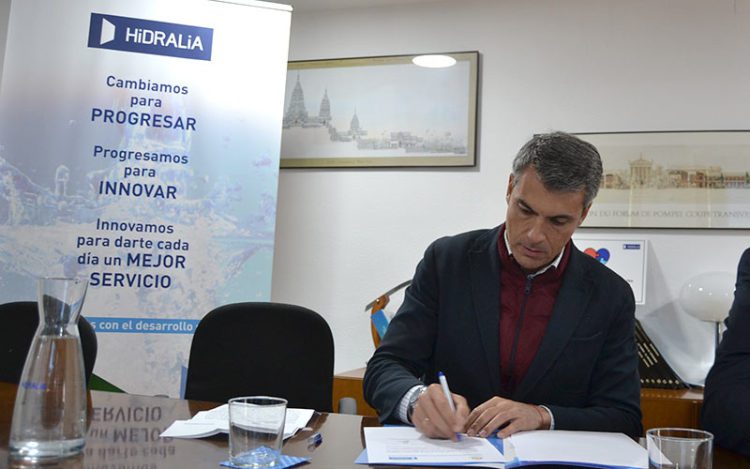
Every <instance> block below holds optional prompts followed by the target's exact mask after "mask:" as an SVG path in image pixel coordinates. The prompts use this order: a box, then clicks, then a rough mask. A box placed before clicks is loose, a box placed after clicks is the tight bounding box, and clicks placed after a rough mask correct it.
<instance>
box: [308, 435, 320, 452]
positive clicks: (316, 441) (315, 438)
mask: <svg viewBox="0 0 750 469" xmlns="http://www.w3.org/2000/svg"><path fill="white" fill-rule="evenodd" d="M321 443H323V435H321V434H320V433H314V434H312V435H310V437H309V438H308V439H307V449H308V450H310V451H312V450H314V449H315V448H317V447H318V446H320V444H321Z"/></svg>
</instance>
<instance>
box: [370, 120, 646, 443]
mask: <svg viewBox="0 0 750 469" xmlns="http://www.w3.org/2000/svg"><path fill="white" fill-rule="evenodd" d="M601 177H602V164H601V159H600V157H599V154H598V152H597V151H596V149H595V148H594V147H593V146H592V145H591V144H589V143H586V142H583V141H582V140H579V139H578V138H576V137H574V136H572V135H569V134H564V133H559V132H557V133H552V134H546V135H539V136H536V137H534V138H533V139H532V140H530V141H529V142H528V143H527V144H526V145H524V147H523V148H521V150H520V151H519V153H518V155H517V156H516V158H515V159H514V161H513V172H512V174H511V175H510V178H509V182H508V190H507V196H506V198H507V202H508V209H507V213H506V220H505V223H504V224H503V225H500V226H499V227H496V228H494V229H491V230H478V231H472V232H469V233H464V234H460V235H457V236H452V237H446V238H441V239H439V240H437V241H435V242H434V243H432V245H430V246H429V247H428V248H427V250H426V252H425V254H424V258H423V259H422V261H421V262H420V263H419V265H418V266H417V270H416V273H415V275H414V278H413V280H412V284H411V286H410V287H409V288H408V289H407V291H406V294H405V298H404V303H403V304H402V306H401V308H400V309H399V311H398V313H397V314H396V316H395V317H394V318H393V320H392V321H391V323H390V325H389V326H388V331H387V333H386V335H385V337H384V338H383V341H382V343H381V345H380V347H378V349H377V350H376V351H375V354H374V355H373V357H372V359H371V360H370V361H369V362H368V365H367V371H366V373H365V379H364V393H365V398H366V399H367V401H368V402H369V403H370V405H372V406H373V407H374V408H375V409H377V411H378V413H379V415H380V418H381V420H382V421H384V422H405V423H411V424H413V425H414V426H415V427H416V428H417V429H418V430H419V431H421V432H422V433H423V434H425V435H426V436H429V437H435V438H454V439H455V438H456V436H455V434H456V432H466V433H468V434H469V435H470V436H482V437H485V436H488V435H490V434H492V433H493V432H495V431H496V430H498V429H500V432H499V433H498V436H500V437H503V438H504V437H506V436H509V435H511V434H513V433H515V432H518V431H522V430H534V429H562V430H594V431H612V432H623V433H626V434H628V435H630V436H632V437H638V436H640V435H641V433H642V428H641V412H640V405H639V399H640V383H639V378H638V358H637V354H636V349H635V340H634V335H633V334H634V308H635V306H634V299H633V294H632V290H631V289H630V287H629V285H628V284H627V282H625V281H624V280H623V279H622V278H620V277H619V276H617V275H616V274H615V273H614V272H612V271H611V270H609V269H607V268H606V267H604V266H603V265H601V264H600V263H599V262H597V261H595V260H594V259H592V258H590V257H589V256H586V255H585V254H583V253H581V252H580V251H579V250H578V249H577V248H576V247H575V246H574V245H573V243H572V242H571V240H570V239H571V236H572V235H573V232H574V231H575V230H576V228H578V226H579V225H580V224H581V223H582V222H583V221H584V219H585V218H586V215H587V214H588V211H589V208H590V207H591V202H592V201H593V199H594V197H595V196H596V193H597V191H598V188H599V185H600V182H601ZM439 371H442V372H444V373H445V375H446V376H447V377H448V380H449V381H450V386H451V391H452V392H453V394H452V398H453V401H454V404H455V409H456V410H455V412H454V411H452V410H451V407H450V404H449V402H448V399H447V398H446V397H445V394H444V393H443V391H442V390H441V388H440V386H439V385H438V384H436V380H437V373H438V372H439Z"/></svg>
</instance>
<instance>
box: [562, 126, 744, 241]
mask: <svg viewBox="0 0 750 469" xmlns="http://www.w3.org/2000/svg"><path fill="white" fill-rule="evenodd" d="M577 135H578V136H579V137H580V138H582V139H584V140H586V141H589V142H591V143H593V144H594V145H595V146H596V147H597V148H598V149H599V153H600V154H601V157H602V163H603V165H604V179H603V181H602V186H601V188H600V189H599V195H598V196H597V197H596V199H595V200H594V205H593V206H592V207H591V210H590V211H589V214H588V217H587V218H586V221H585V223H584V224H583V226H585V227H609V228H619V227H630V228H733V229H734V228H745V229H746V228H750V131H698V132H619V133H592V134H577Z"/></svg>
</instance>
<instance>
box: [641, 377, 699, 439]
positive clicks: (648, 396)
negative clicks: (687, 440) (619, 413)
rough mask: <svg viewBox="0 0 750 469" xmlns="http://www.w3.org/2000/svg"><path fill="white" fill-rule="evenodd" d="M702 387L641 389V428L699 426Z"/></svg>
mask: <svg viewBox="0 0 750 469" xmlns="http://www.w3.org/2000/svg"><path fill="white" fill-rule="evenodd" d="M702 405H703V389H702V388H701V389H646V388H644V389H641V412H642V413H643V430H644V431H646V430H648V429H649V428H657V427H683V428H700V427H701V423H700V422H701V406H702Z"/></svg>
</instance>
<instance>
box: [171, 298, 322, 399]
mask: <svg viewBox="0 0 750 469" xmlns="http://www.w3.org/2000/svg"><path fill="white" fill-rule="evenodd" d="M332 392H333V335H332V334H331V329H330V327H328V323H326V321H325V319H323V318H322V317H321V316H320V315H319V314H318V313H316V312H314V311H311V310H309V309H307V308H303V307H301V306H294V305H287V304H280V303H235V304H230V305H225V306H220V307H218V308H216V309H214V310H213V311H211V312H210V313H208V314H207V315H206V316H205V317H204V318H203V319H201V321H200V323H199V324H198V327H197V328H196V330H195V334H194V335H193V343H192V345H191V347H190V362H189V363H188V372H187V383H186V385H185V398H186V399H199V400H204V401H214V402H226V401H227V400H229V399H230V398H232V397H238V396H248V395H267V396H276V397H283V398H284V399H286V400H287V401H288V402H289V404H288V405H289V407H302V408H309V409H315V410H318V411H323V412H330V411H331V400H332Z"/></svg>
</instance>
